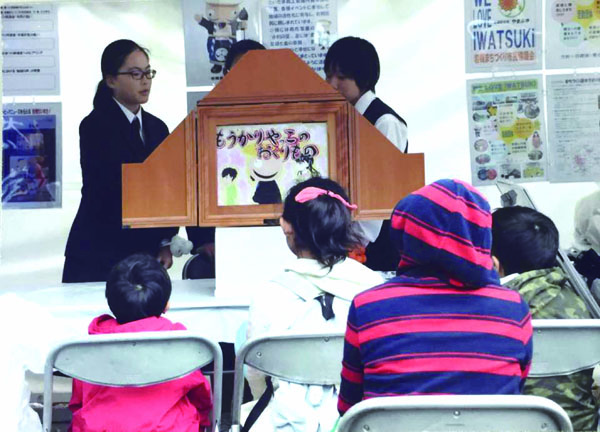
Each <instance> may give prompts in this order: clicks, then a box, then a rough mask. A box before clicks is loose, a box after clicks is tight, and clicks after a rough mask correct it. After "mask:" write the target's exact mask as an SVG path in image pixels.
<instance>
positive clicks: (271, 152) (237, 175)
mask: <svg viewBox="0 0 600 432" xmlns="http://www.w3.org/2000/svg"><path fill="white" fill-rule="evenodd" d="M216 146H217V185H218V192H217V196H218V205H220V206H230V205H255V204H275V203H280V202H282V200H283V199H284V198H285V194H286V193H287V191H288V189H289V188H290V187H292V186H293V185H295V184H296V183H298V182H301V181H304V180H306V179H308V178H311V177H315V176H322V177H326V176H327V175H328V171H329V170H328V140H327V123H287V124H261V125H227V126H219V127H218V128H217V142H216Z"/></svg>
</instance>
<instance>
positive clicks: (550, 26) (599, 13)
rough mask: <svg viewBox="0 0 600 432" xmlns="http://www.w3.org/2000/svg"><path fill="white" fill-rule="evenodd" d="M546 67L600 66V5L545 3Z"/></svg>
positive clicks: (581, 0) (572, 0)
mask: <svg viewBox="0 0 600 432" xmlns="http://www.w3.org/2000/svg"><path fill="white" fill-rule="evenodd" d="M546 47H547V52H546V67H547V68H550V69H560V68H578V67H594V66H600V1H597V0H548V1H547V3H546Z"/></svg>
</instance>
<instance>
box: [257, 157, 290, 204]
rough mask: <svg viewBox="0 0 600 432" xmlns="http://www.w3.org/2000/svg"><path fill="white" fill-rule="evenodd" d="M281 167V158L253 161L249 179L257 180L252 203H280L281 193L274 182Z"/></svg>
mask: <svg viewBox="0 0 600 432" xmlns="http://www.w3.org/2000/svg"><path fill="white" fill-rule="evenodd" d="M282 167H283V160H282V159H281V158H270V159H262V158H260V157H259V158H258V159H255V160H254V163H253V165H252V169H251V175H250V179H251V180H255V179H258V184H257V185H256V190H255V191H254V195H253V196H252V201H254V202H255V203H257V204H277V203H280V202H282V201H281V191H280V190H279V186H278V185H277V182H276V181H275V179H276V177H277V174H279V172H280V171H281V168H282Z"/></svg>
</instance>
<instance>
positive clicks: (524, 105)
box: [467, 75, 548, 185]
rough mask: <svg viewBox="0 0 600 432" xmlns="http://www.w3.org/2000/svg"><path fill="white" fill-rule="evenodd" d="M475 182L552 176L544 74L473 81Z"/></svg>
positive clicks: (471, 113) (471, 129) (470, 87)
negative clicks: (545, 120)
mask: <svg viewBox="0 0 600 432" xmlns="http://www.w3.org/2000/svg"><path fill="white" fill-rule="evenodd" d="M467 89H468V90H467V91H468V105H469V144H470V155H471V174H472V179H473V184H475V185H488V184H493V183H494V182H495V181H496V180H497V179H506V180H512V181H517V182H520V181H521V182H522V181H541V180H545V179H546V176H547V158H548V156H547V152H546V137H545V133H544V124H543V122H544V102H543V99H542V79H541V76H537V75H529V76H523V77H518V78H512V79H506V78H504V79H495V80H494V79H490V80H469V81H467Z"/></svg>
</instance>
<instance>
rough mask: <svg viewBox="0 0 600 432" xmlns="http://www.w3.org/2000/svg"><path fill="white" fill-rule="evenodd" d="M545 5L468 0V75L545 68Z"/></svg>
mask: <svg viewBox="0 0 600 432" xmlns="http://www.w3.org/2000/svg"><path fill="white" fill-rule="evenodd" d="M541 33H542V5H541V2H540V1H533V0H467V1H466V2H465V53H466V56H465V62H466V70H467V72H494V71H501V70H513V69H521V70H523V69H541V68H542V60H541V59H542V57H541V55H542V38H541Z"/></svg>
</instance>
